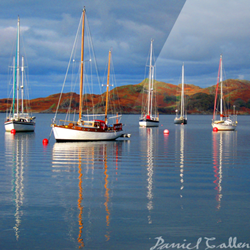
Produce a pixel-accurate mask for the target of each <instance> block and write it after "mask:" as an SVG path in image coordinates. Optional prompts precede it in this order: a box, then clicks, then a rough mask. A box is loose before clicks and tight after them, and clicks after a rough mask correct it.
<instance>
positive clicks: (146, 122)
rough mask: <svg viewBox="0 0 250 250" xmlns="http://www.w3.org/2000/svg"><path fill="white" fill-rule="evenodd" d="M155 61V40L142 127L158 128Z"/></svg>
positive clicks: (151, 51)
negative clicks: (153, 62) (153, 60)
mask: <svg viewBox="0 0 250 250" xmlns="http://www.w3.org/2000/svg"><path fill="white" fill-rule="evenodd" d="M152 59H153V40H151V44H150V58H149V77H148V89H147V92H148V94H147V101H146V105H145V106H144V105H143V109H142V114H141V117H140V120H139V125H140V127H158V126H159V117H158V116H157V114H156V113H157V107H156V98H155V94H156V93H155V92H154V68H155V65H153V64H152Z"/></svg>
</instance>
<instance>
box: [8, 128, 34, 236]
mask: <svg viewBox="0 0 250 250" xmlns="http://www.w3.org/2000/svg"><path fill="white" fill-rule="evenodd" d="M32 137H34V133H18V134H16V135H13V134H10V133H7V132H6V133H5V148H6V155H7V157H8V158H7V159H8V160H7V164H6V165H8V166H11V167H12V178H13V179H12V192H13V200H14V203H15V214H14V216H15V225H14V227H13V228H14V230H15V237H16V240H19V237H20V227H21V222H22V215H23V211H22V206H23V202H24V198H25V196H24V194H25V193H24V183H25V182H24V173H25V166H26V165H27V162H26V161H27V160H26V158H25V154H26V148H27V147H28V144H29V143H30V140H31V138H32Z"/></svg>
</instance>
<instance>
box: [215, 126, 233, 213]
mask: <svg viewBox="0 0 250 250" xmlns="http://www.w3.org/2000/svg"><path fill="white" fill-rule="evenodd" d="M212 140H213V169H214V177H215V180H214V184H215V190H216V192H217V194H216V202H217V206H216V208H217V209H218V210H219V209H220V208H221V200H222V197H223V194H222V180H223V165H225V164H226V163H225V162H226V161H227V158H228V157H229V156H231V158H233V159H234V154H235V152H236V148H237V131H234V132H232V131H219V132H216V133H214V132H213V134H212ZM232 156H233V157H232ZM230 164H233V162H231V163H230Z"/></svg>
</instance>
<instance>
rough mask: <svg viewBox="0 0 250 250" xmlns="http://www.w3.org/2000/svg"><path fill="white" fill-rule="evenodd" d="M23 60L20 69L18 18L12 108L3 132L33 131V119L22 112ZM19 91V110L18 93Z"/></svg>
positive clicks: (18, 23) (18, 22)
mask: <svg viewBox="0 0 250 250" xmlns="http://www.w3.org/2000/svg"><path fill="white" fill-rule="evenodd" d="M24 68H25V67H24V58H23V57H22V65H21V67H20V18H19V17H18V20H17V47H16V57H15V58H14V59H13V99H12V108H11V110H10V111H9V113H8V114H7V117H6V120H5V122H4V126H5V131H7V132H10V131H12V130H13V129H14V130H15V131H16V132H32V131H34V130H35V121H34V120H35V117H34V116H33V117H31V116H30V114H29V113H27V112H26V113H25V112H24V80H23V78H24ZM20 70H21V72H22V75H21V76H22V81H21V86H20ZM20 91H21V110H20V104H19V102H20V100H19V94H20V93H19V92H20Z"/></svg>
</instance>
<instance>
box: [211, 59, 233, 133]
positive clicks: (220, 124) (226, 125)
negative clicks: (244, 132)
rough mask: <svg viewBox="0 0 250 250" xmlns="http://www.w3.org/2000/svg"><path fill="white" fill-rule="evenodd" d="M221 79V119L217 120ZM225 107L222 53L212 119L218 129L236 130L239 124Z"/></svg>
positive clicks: (214, 127) (214, 126) (213, 124)
mask: <svg viewBox="0 0 250 250" xmlns="http://www.w3.org/2000/svg"><path fill="white" fill-rule="evenodd" d="M219 81H220V103H219V105H220V120H216V117H215V116H216V107H217V94H218V86H219ZM224 112H225V107H223V79H222V55H220V63H219V71H218V78H217V86H216V95H215V100H214V113H213V119H212V127H213V129H216V130H218V131H234V130H235V129H236V126H237V121H236V120H235V121H233V120H232V119H230V117H229V115H228V114H225V113H224Z"/></svg>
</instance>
